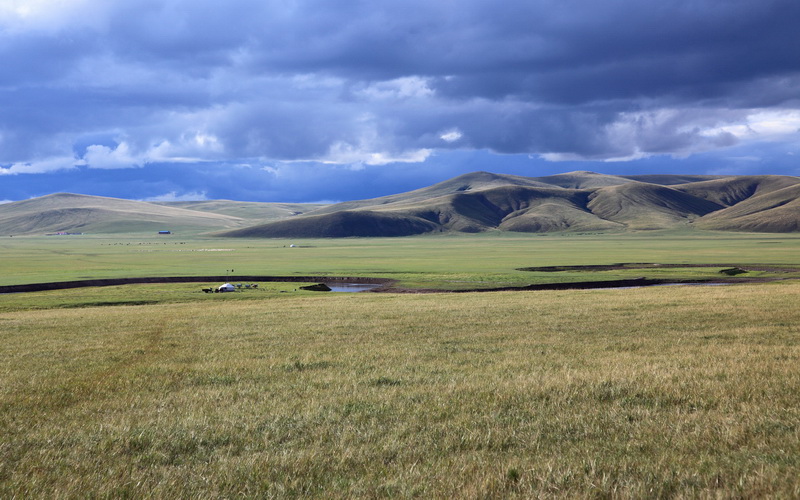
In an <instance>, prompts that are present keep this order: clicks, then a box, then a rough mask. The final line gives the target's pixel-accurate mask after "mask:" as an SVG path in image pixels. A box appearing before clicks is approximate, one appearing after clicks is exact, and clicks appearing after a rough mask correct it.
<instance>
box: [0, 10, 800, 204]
mask: <svg viewBox="0 0 800 500" xmlns="http://www.w3.org/2000/svg"><path fill="white" fill-rule="evenodd" d="M798 26H800V2H798V1H797V0H662V1H659V2H651V1H647V0H604V1H597V0H503V1H502V2H498V1H496V0H491V1H490V0H458V1H456V0H370V1H366V0H336V1H333V0H226V1H225V2H220V1H219V0H213V1H211V0H112V1H109V0H0V68H2V69H0V202H4V201H16V200H23V199H28V198H31V197H36V196H42V195H45V194H49V193H54V192H73V193H81V194H91V195H99V196H111V197H117V198H127V199H137V200H161V201H170V200H175V201H179V200H202V199H233V200H241V201H274V202H334V201H344V200H352V199H363V198H371V197H377V196H383V195H387V194H393V193H399V192H403V191H407V190H411V189H416V188H420V187H424V186H427V185H430V184H433V183H436V182H439V181H443V180H446V179H449V178H451V177H454V176H457V175H460V174H464V173H468V172H473V171H478V170H482V171H489V172H495V173H507V174H515V175H524V176H530V177H536V176H542V175H551V174H556V173H562V172H569V171H575V170H589V171H594V172H600V173H606V174H615V175H633V174H646V173H664V174H669V173H681V174H713V175H723V174H725V175H727V174H735V175H751V174H752V175H755V174H780V175H795V176H797V175H800V163H799V162H798V160H800V29H798Z"/></svg>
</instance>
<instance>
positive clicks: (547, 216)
mask: <svg viewBox="0 0 800 500" xmlns="http://www.w3.org/2000/svg"><path fill="white" fill-rule="evenodd" d="M798 185H800V178H797V177H788V176H694V175H647V176H629V177H620V176H612V175H603V174H598V173H594V172H582V171H581V172H570V173H565V174H559V175H551V176H546V177H520V176H512V175H500V174H492V173H488V172H474V173H471V174H466V175H461V176H458V177H455V178H453V179H450V180H447V181H444V182H441V183H438V184H435V185H433V186H429V187H426V188H422V189H417V190H414V191H409V192H407V193H399V194H395V195H391V196H384V197H381V198H373V199H368V200H358V201H349V202H345V203H339V204H335V205H330V206H327V207H324V208H322V209H319V210H316V211H314V212H311V213H310V214H308V215H307V216H300V217H297V218H294V219H292V220H291V221H282V222H277V223H273V224H269V223H268V224H261V225H258V226H256V227H253V228H249V229H247V230H237V231H234V232H226V233H222V235H224V236H248V237H258V236H262V237H296V238H299V237H322V236H323V235H325V236H328V237H346V236H399V235H408V234H422V233H429V232H445V231H457V232H465V233H476V232H484V231H495V230H500V231H518V232H557V231H625V230H650V229H667V228H672V227H679V226H686V227H688V226H690V225H694V226H696V227H702V228H709V229H721V230H727V231H765V232H787V231H789V232H791V231H797V230H798V229H797V228H798V227H800V207H798V206H797V203H796V202H793V201H792V200H796V199H797V193H796V189H795V188H796V186H798ZM734 208H736V209H735V210H734ZM345 213H346V214H347V215H346V216H345V215H342V214H345ZM336 214H340V215H339V216H336ZM421 221H426V222H427V223H423V222H421ZM392 224H398V227H392Z"/></svg>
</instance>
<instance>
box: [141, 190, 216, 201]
mask: <svg viewBox="0 0 800 500" xmlns="http://www.w3.org/2000/svg"><path fill="white" fill-rule="evenodd" d="M207 194H208V193H207V192H206V191H191V192H188V193H183V194H178V192H177V191H170V192H169V193H165V194H162V195H158V196H152V197H150V198H145V199H144V200H142V201H205V200H207V199H208V197H207Z"/></svg>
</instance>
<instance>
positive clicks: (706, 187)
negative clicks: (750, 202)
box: [674, 175, 800, 207]
mask: <svg viewBox="0 0 800 500" xmlns="http://www.w3.org/2000/svg"><path fill="white" fill-rule="evenodd" d="M798 183H800V179H798V178H797V177H788V176H780V175H748V176H736V177H726V178H723V179H715V180H710V181H705V182H693V183H690V184H684V185H680V186H674V187H675V189H677V190H680V191H683V192H684V193H688V194H690V195H692V196H696V197H698V198H703V199H706V200H709V201H713V202H714V203H718V204H720V205H722V206H725V207H731V206H733V205H736V204H737V203H740V202H742V201H744V200H747V199H749V198H751V197H754V196H759V195H763V194H768V193H772V192H774V191H777V190H780V189H783V188H786V187H789V186H794V185H797V184H798Z"/></svg>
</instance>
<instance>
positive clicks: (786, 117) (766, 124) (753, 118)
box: [700, 109, 800, 141]
mask: <svg viewBox="0 0 800 500" xmlns="http://www.w3.org/2000/svg"><path fill="white" fill-rule="evenodd" d="M798 132H800V110H771V109H758V110H752V111H751V112H750V113H749V114H748V115H747V116H746V117H745V118H744V119H743V120H739V121H736V122H733V123H723V124H721V125H718V126H715V127H712V128H708V129H705V130H702V131H701V132H700V134H701V135H703V136H706V137H713V136H715V135H718V134H722V133H727V134H731V135H733V136H735V137H736V138H738V139H740V140H767V141H776V140H782V139H786V138H787V136H791V135H795V134H798Z"/></svg>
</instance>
